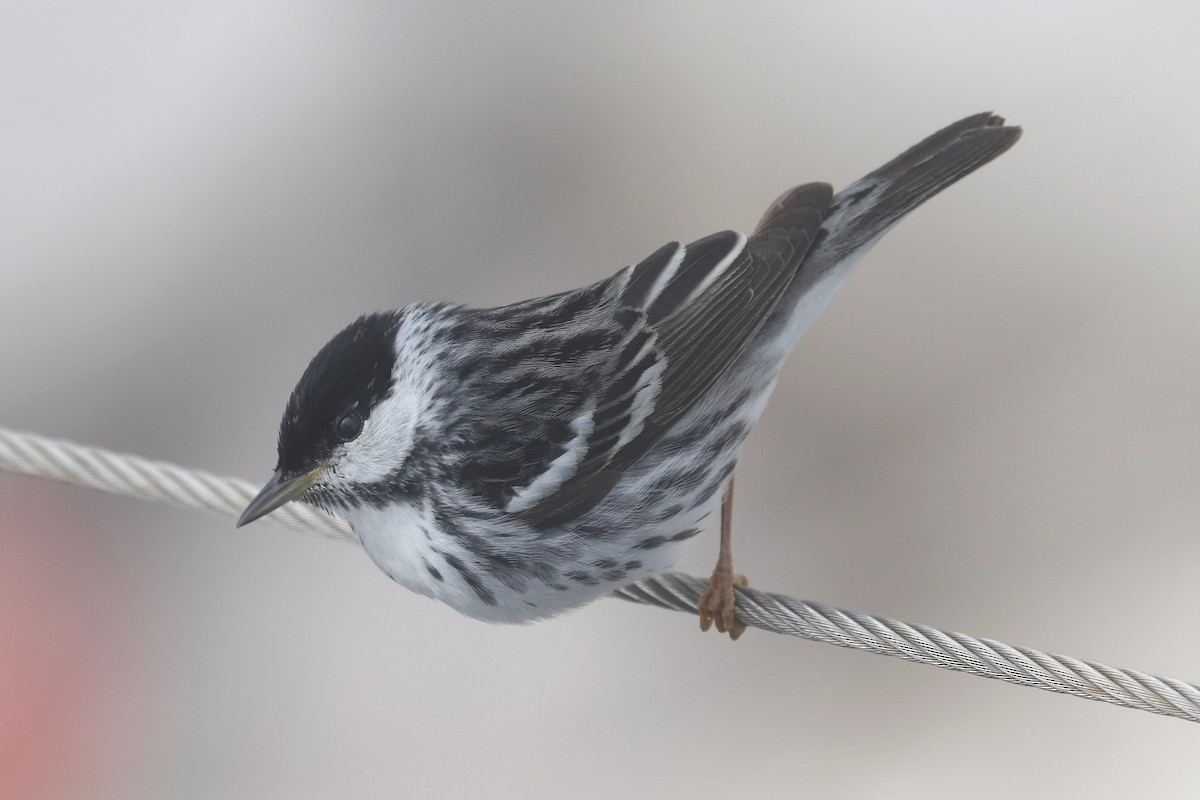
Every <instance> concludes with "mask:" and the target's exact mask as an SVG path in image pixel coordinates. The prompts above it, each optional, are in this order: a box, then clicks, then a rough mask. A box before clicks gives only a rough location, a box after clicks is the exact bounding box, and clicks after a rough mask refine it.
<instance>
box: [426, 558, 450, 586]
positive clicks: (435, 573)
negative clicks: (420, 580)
mask: <svg viewBox="0 0 1200 800" xmlns="http://www.w3.org/2000/svg"><path fill="white" fill-rule="evenodd" d="M425 569H427V570H429V574H430V575H432V576H433V579H434V580H435V581H444V580H446V579H445V578H443V577H442V573H440V572H438V568H437V567H435V566H434V565H433V564H430V563H429V562H428V561H426V562H425Z"/></svg>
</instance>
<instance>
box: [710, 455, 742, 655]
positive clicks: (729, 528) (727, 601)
mask: <svg viewBox="0 0 1200 800" xmlns="http://www.w3.org/2000/svg"><path fill="white" fill-rule="evenodd" d="M732 539H733V477H732V476H730V478H729V486H728V487H727V488H726V489H725V497H724V499H722V500H721V552H720V554H719V555H718V556H717V566H716V568H715V569H713V574H712V578H711V579H709V582H708V589H706V590H705V592H704V594H702V595H700V600H699V603H698V606H699V609H700V630H702V631H706V630H708V629H709V627H710V626H711V625H712V624H713V623H714V622H715V623H716V624H717V630H718V631H720V632H721V633H728V634H729V638H730V639H737V638H738V637H739V636H741V635H742V632H743V631H745V630H746V626H745V625H743V624H742V623H741V622H738V620H737V618H736V617H734V615H733V608H734V594H733V587H735V586H746V585H748V584H749V581H747V580H746V576H745V575H738V574H736V573H734V571H733V545H732Z"/></svg>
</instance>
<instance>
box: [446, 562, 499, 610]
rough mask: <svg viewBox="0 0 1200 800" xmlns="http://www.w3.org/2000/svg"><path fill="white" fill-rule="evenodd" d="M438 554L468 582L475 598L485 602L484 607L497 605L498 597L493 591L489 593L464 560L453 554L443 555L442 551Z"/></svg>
mask: <svg viewBox="0 0 1200 800" xmlns="http://www.w3.org/2000/svg"><path fill="white" fill-rule="evenodd" d="M437 553H438V555H440V556H441V557H442V558H444V559H446V563H447V564H449V565H450V566H451V567H453V568H454V569H455V570H457V571H458V574H459V575H461V576H462V579H463V580H464V581H466V582H467V586H470V587H471V591H473V592H475V596H476V597H478V598H479V599H480V600H481V601H483V603H484V605H489V606H494V605H496V595H494V594H492V593H491V591H489V590H488V588H487V587H486V586H484V585H483V582H482V581H480V580H479V578H478V577H477V576H476V575H475V573H473V572H471V571H470V570H469V569H467V566H466V564H463V562H462V559H460V558H459V557H458V556H456V555H453V554H452V553H443V552H441V551H440V550H439V551H437Z"/></svg>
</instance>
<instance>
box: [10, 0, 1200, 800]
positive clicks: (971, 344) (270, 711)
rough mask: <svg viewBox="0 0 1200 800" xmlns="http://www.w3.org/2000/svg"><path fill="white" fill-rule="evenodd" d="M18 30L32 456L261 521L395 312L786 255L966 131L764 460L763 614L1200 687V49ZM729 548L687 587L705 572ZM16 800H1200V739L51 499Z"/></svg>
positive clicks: (226, 10) (676, 16) (785, 404)
mask: <svg viewBox="0 0 1200 800" xmlns="http://www.w3.org/2000/svg"><path fill="white" fill-rule="evenodd" d="M900 5H901V4H893V3H885V2H879V3H866V4H838V3H828V2H826V3H782V2H781V3H742V4H734V3H715V2H714V3H659V4H653V5H649V4H644V3H614V2H609V3H604V4H596V5H594V6H592V7H590V8H589V7H584V6H577V5H567V4H555V3H504V4H484V3H478V4H474V5H471V4H458V3H437V2H425V3H416V2H407V3H396V4H385V3H367V2H347V1H345V0H341V1H340V2H302V3H295V2H282V1H281V0H238V1H237V2H224V1H218V2H211V3H206V4H203V5H200V4H193V5H190V6H189V5H180V4H161V3H153V2H145V1H144V0H128V1H127V2H118V3H104V4H91V3H83V2H61V3H56V2H49V3H33V2H19V1H18V2H7V3H5V4H4V6H3V9H2V10H0V97H3V115H2V122H0V268H2V269H3V284H2V286H3V290H2V294H0V298H2V299H0V304H2V305H0V307H2V309H3V313H2V314H0V340H2V341H3V343H4V344H3V346H0V375H2V376H3V393H2V394H0V425H5V426H9V427H14V428H18V429H26V430H32V431H38V432H41V433H45V434H48V435H54V436H60V437H67V438H71V439H76V440H79V441H83V442H87V443H91V444H96V445H102V446H106V447H112V448H116V449H119V450H123V451H130V452H136V453H139V454H142V455H145V456H149V457H154V458H162V459H168V460H173V461H176V462H179V463H181V464H186V465H191V466H196V467H203V468H207V469H210V470H214V471H217V472H221V473H227V474H234V475H240V476H243V477H246V478H250V479H253V480H255V481H258V480H262V479H265V478H266V477H267V476H268V475H269V474H270V470H271V468H272V466H273V464H274V437H275V433H276V426H277V424H278V419H279V415H280V413H281V411H282V408H283V404H284V402H285V400H286V398H287V395H288V393H289V392H290V390H291V388H292V386H293V384H294V382H295V380H296V379H297V378H298V377H299V375H300V373H301V371H302V370H303V368H304V366H305V365H306V363H307V361H308V359H309V358H310V357H311V356H312V355H313V353H315V351H316V350H317V348H318V347H319V346H320V345H321V344H322V343H323V342H324V341H325V340H326V339H327V338H328V337H329V336H330V335H332V334H333V333H334V332H335V331H336V330H338V329H339V328H340V327H342V326H343V325H344V324H346V323H347V322H349V321H350V320H351V319H353V318H354V317H355V316H356V315H357V314H359V313H362V312H364V311H368V310H373V309H378V308H390V307H394V306H397V305H401V304H404V303H406V302H410V301H416V300H422V299H454V300H459V301H464V302H469V303H473V304H500V303H506V302H510V301H515V300H520V299H524V298H526V297H530V296H534V295H539V294H546V293H550V292H554V291H559V290H563V289H567V288H571V287H574V286H577V285H581V284H583V283H585V282H590V281H592V280H595V279H597V278H599V277H602V276H604V275H607V274H609V273H610V272H612V271H615V270H616V269H618V268H620V267H622V266H624V265H625V264H628V263H630V262H632V261H636V260H638V259H640V258H641V257H642V256H644V255H645V254H647V253H649V252H650V251H652V250H653V249H655V248H657V247H658V246H659V245H660V244H662V243H663V242H664V241H667V240H669V239H673V238H682V239H685V240H686V239H688V238H697V237H699V236H702V235H705V234H707V233H710V232H712V231H714V230H718V229H721V228H725V227H735V228H742V229H746V228H750V227H752V226H753V224H754V222H755V221H756V220H757V218H758V215H759V214H760V213H761V212H762V211H763V210H764V208H765V207H766V205H767V204H768V203H769V202H770V201H771V200H772V199H773V198H774V197H775V196H776V195H777V194H778V193H779V192H780V191H782V190H783V189H785V188H787V187H789V186H790V185H792V184H795V183H798V182H802V181H807V180H818V179H820V180H828V181H831V182H833V183H834V184H835V185H843V184H845V183H847V182H849V181H851V180H853V179H855V178H857V177H859V176H860V175H862V174H863V173H865V172H867V171H869V170H870V169H873V168H874V167H876V166H878V165H879V164H881V163H882V162H883V161H885V160H887V159H889V158H891V157H892V156H894V155H895V154H897V153H898V152H900V151H901V150H902V149H904V148H906V147H908V146H909V145H911V144H913V143H914V142H916V141H917V140H918V139H920V138H922V137H923V136H925V135H926V134H928V133H931V132H932V131H934V130H936V129H937V128H939V127H941V126H942V125H944V124H946V123H949V122H951V121H953V120H955V119H957V118H959V117H961V116H965V115H966V114H969V113H972V112H977V111H983V110H989V109H991V110H995V111H997V112H1000V113H1002V114H1004V115H1006V116H1007V117H1008V118H1009V119H1010V121H1012V122H1014V123H1018V124H1021V125H1023V126H1024V127H1025V130H1026V135H1025V138H1024V139H1023V140H1022V141H1021V143H1020V144H1019V145H1018V146H1017V147H1016V148H1015V149H1014V150H1013V151H1012V152H1011V153H1009V154H1008V155H1005V156H1004V157H1003V158H1001V159H1000V160H999V161H997V162H996V163H994V164H992V165H990V166H988V167H986V168H985V169H983V170H982V171H981V172H980V173H978V174H976V175H974V176H972V177H971V178H970V179H968V180H967V181H965V182H964V183H963V184H961V185H959V186H956V187H954V188H953V189H951V190H950V191H948V192H947V193H946V194H944V195H942V196H940V197H938V198H937V199H935V200H933V201H932V202H930V203H929V204H928V205H927V206H925V207H923V208H921V209H920V210H919V211H918V212H917V213H916V214H914V215H913V216H912V217H911V218H910V219H909V220H907V221H906V223H905V224H904V225H902V226H900V227H899V228H898V229H897V230H896V231H895V232H894V233H892V234H891V235H890V236H889V238H888V239H887V240H886V241H885V242H884V243H883V244H882V245H880V246H879V247H878V248H876V249H875V251H874V252H873V254H872V255H871V257H870V258H869V259H868V260H867V262H866V263H864V264H863V266H862V267H860V269H859V271H858V273H857V274H856V275H855V277H854V278H853V279H852V280H851V281H850V282H849V283H848V285H847V286H846V287H845V288H844V289H843V290H842V293H841V295H840V296H839V298H838V299H837V300H836V301H835V302H834V303H833V305H832V307H831V308H830V309H829V310H828V311H827V312H826V314H825V315H824V317H823V318H822V319H821V320H820V322H819V323H818V324H817V325H816V326H815V328H814V329H813V330H812V332H811V333H810V334H809V335H808V336H807V337H806V339H805V340H804V342H803V343H802V345H801V347H800V349H799V350H798V351H797V352H796V354H795V356H794V357H793V358H792V359H791V361H790V362H789V363H788V365H787V369H786V370H785V373H784V376H783V379H782V380H781V382H780V384H779V388H778V389H777V391H776V393H775V396H774V398H773V401H772V405H771V407H770V409H769V410H768V412H767V415H766V417H765V419H764V420H763V422H762V424H761V425H760V426H759V428H758V430H757V431H756V432H755V434H754V435H753V437H752V438H751V440H750V442H749V443H748V445H747V447H746V450H745V452H744V455H743V461H742V466H741V467H740V469H739V473H738V475H739V480H738V509H737V512H738V516H737V528H738V531H739V535H738V537H737V538H738V540H739V541H738V546H737V548H736V552H737V565H738V567H739V569H740V570H741V571H744V572H745V573H746V574H747V575H749V576H750V578H751V580H752V582H753V583H754V584H755V585H756V586H759V587H762V588H768V589H773V590H778V591H783V592H786V593H789V594H793V595H796V596H801V597H806V598H811V599H818V600H822V601H825V602H829V603H834V604H838V605H842V606H846V607H850V608H857V609H862V610H866V611H871V612H875V613H881V614H886V615H889V616H894V617H899V618H901V619H906V620H911V621H917V622H924V623H928V624H932V625H936V626H940V627H944V628H950V629H956V630H962V631H966V632H970V633H973V634H976V635H981V636H990V637H994V638H998V639H1001V640H1005V641H1009V642H1013V643H1019V644H1026V645H1030V646H1034V647H1040V648H1044V649H1048V650H1053V651H1057V652H1062V653H1069V654H1072V655H1075V656H1079V657H1083V658H1093V659H1097V660H1101V661H1108V662H1110V663H1113V664H1119V665H1123V666H1131V667H1135V668H1139V669H1144V670H1147V671H1151V672H1158V673H1162V674H1167V675H1173V676H1177V677H1180V678H1184V679H1190V680H1193V681H1196V680H1200V644H1198V643H1197V641H1196V635H1195V630H1196V621H1197V612H1198V611H1200V587H1198V584H1197V580H1196V576H1197V574H1198V571H1200V492H1197V483H1198V480H1197V479H1198V478H1200V424H1198V423H1197V414H1196V409H1197V407H1198V406H1200V268H1198V265H1197V261H1198V259H1200V225H1197V222H1196V220H1197V217H1198V216H1200V198H1198V197H1197V193H1196V191H1197V190H1196V186H1197V184H1198V183H1200V156H1198V155H1197V152H1198V148H1197V145H1198V143H1200V106H1198V105H1197V103H1196V91H1197V89H1196V86H1197V76H1198V75H1200V50H1198V49H1197V47H1196V40H1197V39H1196V37H1197V33H1198V32H1200V7H1198V6H1197V4H1196V3H1194V2H1178V3H1170V2H1163V3H1158V4H1143V5H1140V6H1139V7H1138V8H1137V10H1136V11H1135V10H1133V9H1132V7H1127V6H1124V5H1121V4H1111V3H1095V2H1091V3H1082V2H1081V3H1058V4H1055V3H1049V4H1047V3H1014V4H1006V5H1004V6H1002V7H1001V6H997V5H995V4H962V3H937V2H928V3H918V4H908V5H907V7H905V8H901V7H900ZM715 550H716V544H715V534H714V533H710V534H709V535H708V536H707V537H706V538H704V539H701V540H699V541H697V542H696V545H695V547H694V548H693V552H692V555H691V558H690V559H689V561H688V563H686V564H684V565H682V566H683V567H684V568H686V569H688V570H690V571H693V572H695V573H704V572H706V571H707V570H709V569H710V568H711V564H712V560H713V558H714V556H715ZM0 637H2V638H0V748H4V749H6V750H7V751H8V752H9V753H10V757H9V758H8V760H7V761H6V762H3V760H2V759H0V763H7V764H8V766H7V767H5V768H4V774H3V775H0V796H3V797H5V798H8V797H13V798H17V797H20V798H43V797H44V798H52V797H53V798H58V797H64V798H66V797H89V798H331V797H356V798H384V797H387V798H394V797H409V796H428V797H455V796H460V797H466V796H488V797H496V798H510V797H512V798H526V797H561V796H569V797H577V798H611V797H639V796H640V797H663V798H675V797H697V796H710V797H719V796H726V795H737V796H742V797H753V798H774V797H797V796H805V797H886V798H908V797H929V796H933V797H980V798H982V797H1062V796H1083V795H1084V794H1087V795H1088V796H1089V797H1095V798H1100V797H1104V798H1110V797H1111V798H1125V797H1132V796H1154V797H1195V796H1197V795H1198V794H1200V777H1198V776H1197V772H1196V770H1195V768H1194V766H1195V754H1196V752H1197V750H1196V747H1197V744H1198V742H1200V739H1198V738H1197V735H1198V734H1197V729H1196V728H1195V727H1194V726H1188V725H1186V724H1183V723H1180V722H1176V721H1172V720H1167V719H1164V718H1158V717H1154V716H1151V715H1148V714H1141V713H1135V712H1131V711H1125V710H1122V709H1117V708H1113V707H1108V706H1103V705H1100V704H1097V703H1088V702H1084V701H1081V700H1076V699H1072V698H1065V697H1059V696H1054V695H1049V694H1045V693H1041V692H1035V691H1032V690H1028V689H1020V688H1016V687H1012V686H1008V685H1001V684H997V683H994V682H990V681H983V680H979V679H976V678H968V677H963V676H958V675H953V674H949V673H945V672H941V671H938V670H933V669H929V668H925V667H917V666H912V665H909V664H904V663H901V662H898V661H894V660H891V659H882V658H878V657H872V656H869V655H864V654H860V653H855V652H850V651H844V650H839V649H834V648H830V647H826V646H820V645H814V644H810V643H806V642H801V641H797V640H791V639H784V638H781V637H772V636H770V635H767V634H762V633H758V632H754V631H751V632H750V633H748V634H747V635H746V636H745V637H744V638H743V639H742V640H741V641H739V642H738V643H737V644H736V645H732V644H730V643H729V642H728V641H727V640H724V639H721V638H718V637H716V636H712V635H709V636H702V635H700V634H699V633H698V632H697V630H696V625H695V622H694V620H691V619H688V618H687V617H685V616H682V615H677V614H669V613H666V612H662V611H656V610H650V609H646V608H642V607H636V606H632V605H626V604H623V603H619V602H617V601H602V602H599V603H596V604H594V605H593V606H590V607H588V608H586V609H583V610H582V611H579V612H577V613H575V614H572V615H569V616H567V617H564V618H561V619H557V620H554V621H550V622H545V623H541V624H538V625H534V626H530V627H517V628H512V627H492V626H487V625H484V624H481V623H477V622H473V621H470V620H467V619H465V618H461V617H459V616H457V615H456V614H455V613H454V612H452V611H450V610H448V609H446V608H443V607H441V606H439V605H436V604H434V603H432V602H430V601H428V600H425V599H423V598H420V597H417V596H415V595H412V594H409V593H407V592H405V591H404V590H402V589H400V588H398V587H396V586H394V585H393V584H392V583H391V582H390V581H389V580H387V579H386V578H385V577H384V575H383V574H382V573H380V572H379V571H378V570H377V569H376V568H375V567H374V566H373V565H372V564H371V563H370V561H369V560H368V559H367V558H366V557H365V556H364V555H363V554H362V553H361V552H359V551H358V550H357V549H356V548H354V547H350V546H346V545H340V544H336V543H332V542H330V541H327V540H323V539H320V538H318V537H315V536H307V535H303V534H297V533H291V532H287V531H284V530H282V529H278V528H271V527H269V526H266V525H255V526H253V527H251V528H247V529H244V530H241V531H235V530H234V528H233V523H232V520H229V519H222V518H218V517H213V516H206V515H202V514H198V513H191V512H184V511H178V510H173V509H168V508H165V507H161V506H152V505H145V504H140V503H137V502H134V501H130V500H122V499H116V498H111V497H107V496H102V495H100V494H97V493H92V492H88V491H84V490H79V489H73V488H67V487H62V486H58V485H52V484H49V483H42V482H38V481H34V480H30V479H23V478H17V477H13V476H8V475H0Z"/></svg>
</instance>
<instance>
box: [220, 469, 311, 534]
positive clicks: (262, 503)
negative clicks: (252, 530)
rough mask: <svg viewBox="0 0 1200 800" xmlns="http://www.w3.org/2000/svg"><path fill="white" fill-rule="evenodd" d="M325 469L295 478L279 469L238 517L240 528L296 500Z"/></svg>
mask: <svg viewBox="0 0 1200 800" xmlns="http://www.w3.org/2000/svg"><path fill="white" fill-rule="evenodd" d="M324 471H325V467H323V466H321V467H317V468H316V469H314V470H312V471H311V472H306V473H304V474H303V475H297V476H295V477H294V478H289V477H287V476H285V475H284V474H283V472H279V471H277V472H276V473H275V474H274V475H272V476H271V480H269V481H267V485H266V486H264V487H263V488H262V491H261V492H259V493H258V496H257V497H255V498H254V499H253V500H251V501H250V505H248V506H246V510H245V511H243V512H242V516H240V517H238V521H237V526H238V527H239V528H240V527H242V526H243V525H245V524H246V523H248V522H254V520H256V519H258V518H259V517H264V516H266V515H267V514H270V513H271V512H272V511H274V510H275V509H277V508H279V507H280V506H281V505H283V504H284V503H287V502H289V501H291V500H295V499H296V498H297V497H299V496H300V495H302V494H304V493H305V492H307V491H308V490H309V488H310V487H311V486H312V485H313V484H314V483H316V482H317V479H318V478H320V477H321V473H323V472H324Z"/></svg>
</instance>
